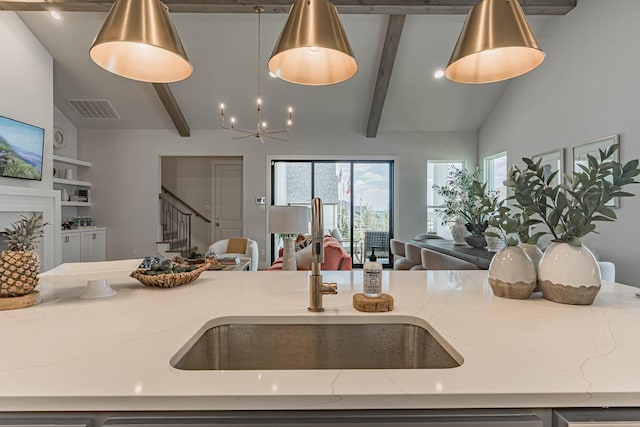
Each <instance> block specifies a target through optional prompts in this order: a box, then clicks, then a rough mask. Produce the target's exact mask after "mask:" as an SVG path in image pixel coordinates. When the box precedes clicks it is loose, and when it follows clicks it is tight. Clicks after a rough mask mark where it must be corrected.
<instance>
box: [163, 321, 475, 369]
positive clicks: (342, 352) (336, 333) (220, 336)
mask: <svg viewBox="0 0 640 427" xmlns="http://www.w3.org/2000/svg"><path fill="white" fill-rule="evenodd" d="M462 362H463V359H462V356H460V354H459V353H458V352H457V351H455V350H454V349H453V348H452V347H451V346H450V345H449V344H448V343H447V342H445V341H444V340H443V339H442V337H440V336H439V335H438V334H437V333H436V332H435V331H434V330H433V329H432V328H431V326H430V325H429V324H428V323H426V322H425V321H423V320H421V319H417V318H413V317H406V316H396V317H392V316H385V317H384V318H380V317H375V316H340V317H334V318H330V317H237V318H220V319H213V320H211V321H209V322H208V323H207V324H205V326H204V327H203V328H202V329H201V330H200V331H199V332H198V333H197V334H196V335H195V336H194V337H193V338H191V339H190V340H189V341H188V342H187V343H186V344H185V345H184V346H183V347H182V348H181V349H180V351H178V353H176V355H175V356H173V358H172V359H171V365H172V366H173V367H175V368H177V369H185V370H270V369H276V370H290V369H443V368H454V367H457V366H460V365H461V364H462Z"/></svg>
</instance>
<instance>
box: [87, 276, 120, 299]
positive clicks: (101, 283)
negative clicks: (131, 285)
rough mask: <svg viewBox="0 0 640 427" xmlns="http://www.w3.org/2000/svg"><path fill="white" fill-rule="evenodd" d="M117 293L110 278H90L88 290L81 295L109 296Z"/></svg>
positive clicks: (91, 296)
mask: <svg viewBox="0 0 640 427" xmlns="http://www.w3.org/2000/svg"><path fill="white" fill-rule="evenodd" d="M116 293H117V292H116V291H115V290H114V289H113V288H112V287H111V285H110V284H109V281H108V280H89V281H88V282H87V290H86V291H84V293H83V294H82V295H80V298H83V299H92V298H107V297H112V296H114V295H115V294H116Z"/></svg>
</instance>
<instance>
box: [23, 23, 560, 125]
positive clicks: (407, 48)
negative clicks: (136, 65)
mask: <svg viewBox="0 0 640 427" xmlns="http://www.w3.org/2000/svg"><path fill="white" fill-rule="evenodd" d="M18 14H19V16H20V18H21V19H22V20H23V21H24V22H25V24H26V25H27V26H28V27H29V28H30V29H31V31H32V32H33V33H34V34H35V36H36V37H37V38H38V39H39V40H40V42H41V43H42V44H43V45H44V47H45V48H46V49H47V50H48V51H49V52H50V53H51V55H52V56H53V59H54V102H55V105H56V106H57V107H58V108H59V109H60V110H61V111H62V112H63V113H64V114H65V116H67V118H69V120H71V121H72V122H73V123H74V125H75V126H77V127H78V128H79V129H85V128H91V129H175V127H174V125H173V123H172V121H171V120H170V118H169V116H168V114H167V112H166V111H165V109H164V107H163V105H162V104H161V102H160V99H159V98H158V96H157V95H156V92H155V90H154V89H153V87H152V85H151V84H148V83H140V82H136V81H133V80H128V79H125V78H122V77H118V76H115V75H113V74H111V73H109V72H107V71H104V70H102V69H101V68H99V67H98V66H97V65H95V64H94V63H93V62H92V61H91V60H90V58H89V55H88V50H89V46H90V45H91V43H92V41H93V38H94V37H95V35H96V34H97V32H98V31H99V29H100V27H101V26H102V23H103V22H104V20H105V19H106V15H107V14H106V13H96V12H64V13H61V15H62V20H61V21H55V20H54V19H52V18H51V16H50V15H49V14H48V13H47V12H20V13H18ZM171 16H172V20H173V22H174V24H175V26H176V28H177V30H178V33H179V34H180V38H181V40H182V43H183V45H184V47H185V49H186V51H187V55H188V56H189V59H190V61H191V63H192V64H193V67H194V72H193V74H192V75H191V77H189V78H188V79H186V80H184V81H182V82H178V83H172V84H171V85H170V87H171V90H172V91H173V94H174V96H175V98H176V100H177V102H178V104H179V105H180V108H181V109H182V112H183V114H184V116H185V118H186V120H187V123H188V124H189V127H190V128H191V129H192V130H194V129H215V128H219V127H220V119H219V115H218V105H219V104H220V103H221V102H224V103H225V104H226V109H227V113H228V114H229V115H231V114H233V115H234V116H236V117H237V119H238V121H239V123H240V125H241V126H242V125H243V124H244V123H246V127H250V126H253V124H254V122H255V110H254V105H255V99H256V93H257V19H258V17H257V15H256V14H213V13H201V14H197V13H174V14H172V15H171ZM261 19H262V53H261V55H262V67H261V70H262V76H263V77H262V82H263V99H264V101H263V103H264V104H263V106H264V115H265V118H266V120H267V121H268V122H269V126H270V127H271V128H276V127H280V124H282V125H284V123H285V119H286V108H287V107H288V106H289V105H291V106H293V108H294V122H295V125H294V126H296V127H298V128H302V129H324V128H328V127H331V128H332V129H343V130H347V131H354V132H357V133H360V134H364V133H365V129H366V125H367V120H368V116H369V109H370V106H371V99H372V96H373V89H374V85H375V82H376V77H377V73H378V64H379V61H380V54H381V50H382V45H383V42H384V36H385V32H386V25H387V16H385V15H342V16H341V18H340V19H341V21H342V23H343V26H344V27H345V30H346V32H347V35H348V37H349V40H350V42H351V45H352V48H353V51H354V53H355V55H356V60H357V61H358V65H359V69H358V72H357V74H356V75H355V77H353V78H352V79H350V80H348V81H346V82H343V83H340V84H337V85H333V86H320V87H308V86H299V85H294V84H291V83H287V82H284V81H280V80H275V79H272V78H270V77H269V76H268V74H267V68H266V62H267V59H268V57H269V56H270V54H271V50H272V49H273V46H274V45H275V42H276V40H277V38H278V36H279V33H280V29H281V28H282V26H283V25H284V23H285V20H286V15H284V14H263V15H262V18H261ZM552 19H562V17H561V16H532V17H529V22H530V23H531V25H532V28H533V30H534V32H535V33H536V34H537V35H538V36H539V32H540V31H541V30H542V28H543V27H544V25H545V24H546V23H548V22H549V21H550V20H552ZM463 20H464V16H460V15H409V16H407V18H406V21H405V25H404V30H403V34H402V37H401V40H400V45H399V48H398V53H397V56H396V61H395V66H394V69H393V74H392V78H391V82H390V84H389V90H388V92H387V99H386V103H385V106H384V110H383V113H382V119H381V122H380V128H379V130H380V131H384V130H394V131H400V130H404V131H474V130H477V129H478V128H479V127H480V126H481V125H482V123H483V121H484V119H485V117H486V116H487V114H488V113H489V112H490V111H491V109H492V108H493V105H494V104H495V102H496V100H497V99H498V97H499V96H500V94H501V93H502V91H503V89H504V87H505V85H506V84H507V83H495V84H487V85H462V84H458V83H453V82H450V81H448V80H447V79H446V78H445V79H440V80H436V79H434V77H433V73H434V71H435V70H436V69H438V68H444V67H445V66H446V64H447V61H448V59H449V55H450V54H451V51H452V50H453V47H454V45H455V43H456V40H457V38H458V34H459V32H460V29H461V28H462V22H463ZM543 49H544V46H543ZM534 72H535V71H534ZM67 99H108V100H110V101H111V103H112V104H113V106H114V107H115V109H116V111H118V113H119V114H120V116H121V119H118V120H98V119H90V120H86V119H81V118H80V117H78V115H77V114H76V113H75V112H74V111H73V110H72V109H71V108H70V106H69V104H68V103H67V102H66V100H67Z"/></svg>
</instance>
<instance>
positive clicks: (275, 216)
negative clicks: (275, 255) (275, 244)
mask: <svg viewBox="0 0 640 427" xmlns="http://www.w3.org/2000/svg"><path fill="white" fill-rule="evenodd" d="M309 212H310V210H309V208H308V207H306V206H270V207H269V233H272V234H280V235H281V236H282V238H283V245H284V247H283V251H282V269H283V270H297V266H296V251H295V249H294V241H295V236H296V235H297V234H298V233H308V232H309V216H310V215H309Z"/></svg>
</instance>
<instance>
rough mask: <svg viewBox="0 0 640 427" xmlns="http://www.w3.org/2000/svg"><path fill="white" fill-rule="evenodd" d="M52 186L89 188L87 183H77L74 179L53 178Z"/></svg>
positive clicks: (89, 185) (89, 184)
mask: <svg viewBox="0 0 640 427" xmlns="http://www.w3.org/2000/svg"><path fill="white" fill-rule="evenodd" d="M53 183H54V184H63V185H76V186H78V187H91V183H90V182H89V181H78V180H75V179H64V178H53Z"/></svg>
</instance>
